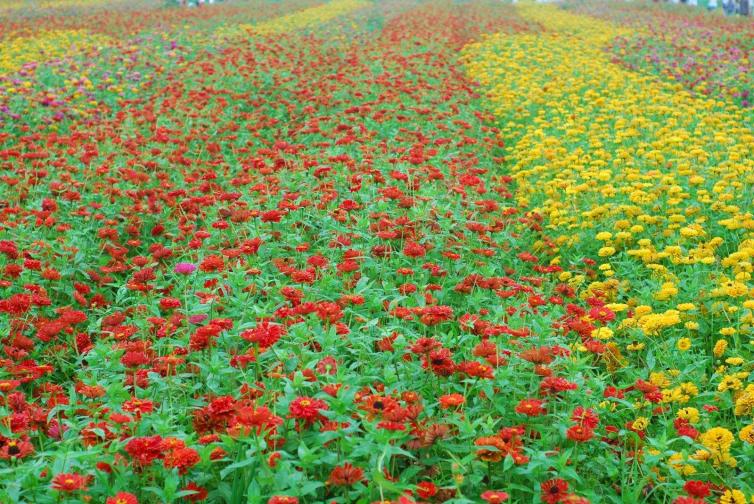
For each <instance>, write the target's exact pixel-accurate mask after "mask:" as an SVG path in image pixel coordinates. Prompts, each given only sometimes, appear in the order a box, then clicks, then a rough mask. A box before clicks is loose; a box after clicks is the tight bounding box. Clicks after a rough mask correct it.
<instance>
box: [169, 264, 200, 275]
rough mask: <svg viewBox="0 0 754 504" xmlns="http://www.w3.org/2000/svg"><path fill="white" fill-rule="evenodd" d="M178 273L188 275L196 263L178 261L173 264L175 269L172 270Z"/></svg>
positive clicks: (193, 269)
mask: <svg viewBox="0 0 754 504" xmlns="http://www.w3.org/2000/svg"><path fill="white" fill-rule="evenodd" d="M173 271H175V272H176V273H178V274H179V275H190V274H191V273H193V272H194V271H196V264H194V263H189V262H180V263H178V264H176V265H175V269H174V270H173Z"/></svg>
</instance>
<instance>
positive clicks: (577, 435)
mask: <svg viewBox="0 0 754 504" xmlns="http://www.w3.org/2000/svg"><path fill="white" fill-rule="evenodd" d="M566 437H568V439H570V440H571V441H577V442H584V441H589V440H590V439H592V437H594V431H593V430H592V429H590V428H589V427H584V426H583V425H573V426H571V427H570V428H569V429H568V432H566Z"/></svg>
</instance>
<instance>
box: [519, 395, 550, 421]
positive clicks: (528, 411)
mask: <svg viewBox="0 0 754 504" xmlns="http://www.w3.org/2000/svg"><path fill="white" fill-rule="evenodd" d="M544 403H545V402H544V401H543V400H541V399H522V400H521V401H520V402H519V403H518V404H517V405H516V408H515V411H516V413H518V414H520V415H526V416H530V417H535V416H539V415H544V414H545V413H547V410H545V409H544V408H543V407H542V405H543V404H544Z"/></svg>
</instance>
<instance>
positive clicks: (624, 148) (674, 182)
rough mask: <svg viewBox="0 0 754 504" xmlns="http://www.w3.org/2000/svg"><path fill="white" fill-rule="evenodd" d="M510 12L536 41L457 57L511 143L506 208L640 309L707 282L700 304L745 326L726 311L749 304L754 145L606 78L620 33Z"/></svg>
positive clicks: (641, 81)
mask: <svg viewBox="0 0 754 504" xmlns="http://www.w3.org/2000/svg"><path fill="white" fill-rule="evenodd" d="M520 12H521V14H522V16H524V17H525V18H527V19H529V20H533V21H537V22H539V23H541V24H542V25H543V26H544V27H545V29H546V30H547V31H546V32H545V33H543V34H537V35H532V34H518V35H514V36H510V35H506V34H496V35H492V36H489V37H487V38H485V39H484V40H482V41H480V42H477V43H474V44H470V45H469V46H467V48H466V49H465V51H464V60H465V62H466V64H467V68H468V70H469V73H470V74H471V76H472V77H473V78H474V79H476V80H477V81H479V82H480V83H481V84H482V85H483V86H485V87H486V89H487V90H488V92H489V97H490V100H491V104H492V107H493V110H494V112H496V114H497V115H499V116H500V117H501V118H503V119H504V121H503V123H502V136H503V137H504V138H506V139H513V143H512V145H511V146H510V147H509V152H508V154H509V156H508V159H509V160H510V161H511V163H512V164H511V167H510V171H511V173H512V175H513V176H514V178H515V179H516V181H517V198H518V202H519V204H520V205H523V206H527V207H529V208H530V209H531V210H534V211H537V212H539V213H541V214H542V215H544V216H545V217H546V221H545V222H546V223H547V225H548V226H549V228H550V229H552V230H555V232H556V233H557V235H558V238H557V243H558V244H559V245H560V246H561V253H563V254H564V253H567V252H568V249H570V250H576V251H577V252H580V253H581V254H587V255H590V256H598V257H601V258H602V260H603V262H604V263H603V264H602V265H601V267H600V268H599V269H600V271H602V272H603V273H605V272H606V276H614V278H628V277H631V278H637V277H638V278H641V279H642V283H644V280H647V281H651V282H652V283H651V285H654V286H655V287H654V289H655V290H654V291H653V292H652V293H651V297H649V296H644V297H643V299H642V301H645V302H649V301H652V300H654V301H657V302H660V303H665V302H668V301H671V300H672V299H674V298H685V299H693V298H695V297H698V296H699V294H700V293H699V291H698V289H696V286H694V285H693V282H690V281H689V279H694V278H699V277H700V276H702V275H704V276H705V277H707V278H709V277H710V276H712V277H717V278H716V279H713V282H717V283H713V284H711V285H710V288H709V291H708V292H707V294H709V295H712V296H718V295H720V296H725V298H724V303H722V304H720V305H719V306H717V308H718V309H719V310H721V311H723V312H725V314H726V315H730V314H731V313H732V312H736V311H737V312H738V315H739V316H740V318H739V321H738V322H739V323H747V324H748V323H749V322H750V321H751V309H750V308H749V309H745V310H740V309H737V308H741V307H744V308H745V307H746V306H745V305H743V303H744V302H745V301H747V300H749V299H750V298H751V297H752V294H754V291H753V290H752V289H751V288H750V287H749V286H748V284H747V282H748V281H749V280H750V279H751V271H752V267H753V266H752V264H753V263H754V261H752V258H753V257H754V246H753V245H754V213H752V211H751V203H752V194H754V191H752V184H754V134H753V133H752V131H751V130H750V129H749V128H747V127H746V125H745V121H744V115H743V113H742V111H741V110H740V109H737V108H735V107H733V106H731V105H729V104H726V103H723V102H719V101H715V100H712V99H708V98H703V97H697V96H694V95H692V94H690V93H689V92H687V91H685V90H683V89H682V88H681V87H680V85H678V84H675V83H667V82H662V81H659V80H658V79H656V78H654V77H652V76H647V75H642V74H639V73H636V72H632V71H630V70H627V69H624V68H622V67H620V66H618V65H616V64H613V63H612V62H611V61H610V59H609V56H608V55H607V54H606V53H605V52H604V51H603V49H602V47H603V46H604V44H605V43H606V42H607V41H608V40H610V39H612V38H613V37H615V36H618V35H624V34H625V33H623V32H624V30H623V29H621V28H618V27H616V26H614V25H611V24H610V23H607V22H602V21H598V20H594V19H588V18H586V19H585V18H583V17H581V16H578V15H573V14H570V13H568V12H565V11H563V10H560V9H557V8H554V7H553V8H547V7H541V6H539V7H538V6H531V7H529V6H527V7H522V8H521V9H520ZM619 253H623V255H622V258H623V259H621V260H620V261H619V260H616V259H615V257H616V255H617V254H619ZM637 265H638V266H639V267H641V268H644V271H645V274H643V275H637V274H636V272H637V271H639V270H637V269H636V268H637ZM629 273H630V274H629ZM710 273H711V275H710ZM637 283H638V282H637ZM645 285H646V284H644V285H642V289H645ZM630 288H634V286H633V285H632V286H630ZM636 289H638V286H636ZM633 293H634V292H631V294H633ZM642 294H643V292H642ZM733 322H734V323H733V324H731V325H735V324H736V322H735V321H733ZM676 323H678V320H677V319H676V318H675V316H674V315H672V314H669V315H663V316H659V315H653V316H649V317H646V320H645V322H644V324H640V326H641V327H642V329H643V330H644V332H646V333H647V334H656V333H657V332H658V331H659V330H661V329H662V328H663V327H667V326H668V325H673V324H676Z"/></svg>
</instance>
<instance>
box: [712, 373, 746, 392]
mask: <svg viewBox="0 0 754 504" xmlns="http://www.w3.org/2000/svg"><path fill="white" fill-rule="evenodd" d="M741 387H743V384H742V383H741V380H739V379H738V378H736V377H735V376H731V375H726V376H724V377H723V379H722V381H721V382H720V384H719V385H718V386H717V390H718V391H719V392H725V391H727V390H741Z"/></svg>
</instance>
